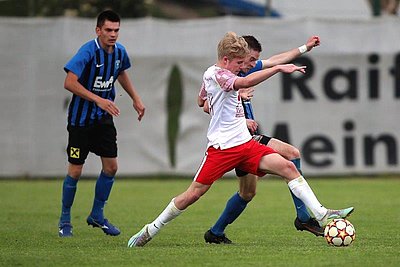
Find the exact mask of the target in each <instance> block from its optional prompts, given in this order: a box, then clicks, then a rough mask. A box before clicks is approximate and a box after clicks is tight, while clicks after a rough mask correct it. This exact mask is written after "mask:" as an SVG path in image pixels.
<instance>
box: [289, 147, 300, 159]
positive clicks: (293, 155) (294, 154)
mask: <svg viewBox="0 0 400 267" xmlns="http://www.w3.org/2000/svg"><path fill="white" fill-rule="evenodd" d="M300 156H301V155H300V150H299V149H298V148H297V147H294V146H293V147H291V149H290V151H289V160H292V159H299V158H300Z"/></svg>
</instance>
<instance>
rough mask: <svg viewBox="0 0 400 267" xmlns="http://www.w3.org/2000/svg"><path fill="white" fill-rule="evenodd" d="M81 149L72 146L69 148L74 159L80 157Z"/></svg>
mask: <svg viewBox="0 0 400 267" xmlns="http://www.w3.org/2000/svg"><path fill="white" fill-rule="evenodd" d="M79 154H80V149H79V148H76V147H71V149H70V150H69V156H70V157H71V158H74V159H79Z"/></svg>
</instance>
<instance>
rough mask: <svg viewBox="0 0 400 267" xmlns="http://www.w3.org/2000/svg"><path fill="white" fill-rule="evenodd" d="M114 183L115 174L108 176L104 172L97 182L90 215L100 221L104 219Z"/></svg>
mask: <svg viewBox="0 0 400 267" xmlns="http://www.w3.org/2000/svg"><path fill="white" fill-rule="evenodd" d="M113 183H114V176H107V175H106V174H105V173H104V172H101V173H100V176H99V178H98V179H97V182H96V188H95V194H94V201H93V208H92V212H91V213H90V216H91V217H92V218H93V219H95V220H96V221H98V222H103V221H104V214H103V209H104V205H105V204H106V201H107V200H108V197H109V195H110V192H111V188H112V186H113Z"/></svg>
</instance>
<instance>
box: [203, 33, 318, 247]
mask: <svg viewBox="0 0 400 267" xmlns="http://www.w3.org/2000/svg"><path fill="white" fill-rule="evenodd" d="M243 38H244V39H245V40H246V42H247V43H248V45H249V48H250V56H249V57H248V59H247V62H246V63H247V64H246V67H245V68H244V69H243V70H242V71H241V72H240V73H239V76H242V77H244V76H247V75H249V74H250V73H253V72H256V71H260V70H262V69H265V68H269V67H272V66H275V65H277V64H283V63H287V62H290V61H291V60H293V59H294V58H296V57H298V56H300V55H301V54H302V53H305V52H307V51H310V50H311V49H312V48H313V47H315V46H318V45H319V44H320V40H319V37H317V36H312V37H311V38H309V40H308V41H307V44H306V45H304V46H302V47H300V48H295V49H292V50H289V51H287V52H284V53H281V54H278V55H275V56H273V57H271V58H269V59H267V60H258V59H259V56H260V53H261V51H262V47H261V44H260V43H259V42H258V40H257V39H256V38H254V37H253V36H243ZM253 91H254V89H253V88H250V89H245V90H242V93H241V97H242V105H243V108H244V112H245V117H246V119H247V126H248V129H249V131H250V132H251V134H252V135H253V138H254V139H256V140H257V141H258V142H260V143H261V144H264V145H268V146H270V147H272V148H273V149H275V150H276V151H277V152H278V153H279V154H280V155H282V156H283V157H284V158H286V159H287V160H290V161H292V162H293V163H294V164H295V166H296V168H297V169H298V171H299V172H300V173H301V169H300V152H299V150H298V149H297V148H295V147H294V146H292V145H290V144H287V143H285V142H282V141H280V140H278V139H275V138H272V137H270V136H266V135H261V134H260V133H259V130H258V125H257V123H256V121H255V117H254V112H253V107H252V104H251V97H252V94H253ZM201 102H202V101H201V100H200V101H199V104H200V105H201ZM235 171H236V175H237V176H238V177H239V178H240V179H239V183H240V184H239V188H240V189H239V192H236V193H235V194H234V195H233V196H232V197H231V198H230V199H229V200H228V202H227V204H226V207H225V209H224V211H223V212H222V214H221V215H220V217H219V219H218V220H217V222H216V223H215V224H214V225H213V227H211V228H210V229H209V230H208V231H207V232H206V233H205V234H204V239H205V241H206V242H208V243H216V244H230V243H232V241H231V240H230V239H229V238H228V237H227V236H226V235H225V229H226V227H227V226H228V225H229V224H231V223H233V222H234V221H235V220H236V219H237V218H238V217H239V216H240V214H241V213H242V212H243V211H244V209H245V208H246V207H247V204H248V203H249V202H250V201H251V200H252V199H253V198H254V196H255V194H256V183H257V178H258V177H257V176H255V175H252V174H248V173H247V172H243V171H241V170H239V169H235ZM289 191H290V190H289ZM290 192H291V191H290ZM291 196H292V198H293V202H294V205H295V207H296V213H297V216H296V219H295V221H294V224H295V227H296V229H297V230H300V231H303V230H306V231H309V232H311V233H313V234H315V235H316V236H322V235H323V228H322V227H321V226H319V224H318V222H317V221H316V220H315V219H314V218H312V216H311V215H310V214H309V212H308V210H307V207H306V206H305V205H304V203H303V201H301V200H300V199H299V198H297V197H296V196H295V195H294V194H293V193H292V192H291Z"/></svg>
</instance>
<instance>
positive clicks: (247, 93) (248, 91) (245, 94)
mask: <svg viewBox="0 0 400 267" xmlns="http://www.w3.org/2000/svg"><path fill="white" fill-rule="evenodd" d="M239 94H240V97H241V98H242V99H243V100H246V101H247V100H250V99H252V98H253V96H254V87H249V88H242V89H240V90H239Z"/></svg>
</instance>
